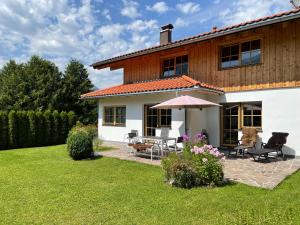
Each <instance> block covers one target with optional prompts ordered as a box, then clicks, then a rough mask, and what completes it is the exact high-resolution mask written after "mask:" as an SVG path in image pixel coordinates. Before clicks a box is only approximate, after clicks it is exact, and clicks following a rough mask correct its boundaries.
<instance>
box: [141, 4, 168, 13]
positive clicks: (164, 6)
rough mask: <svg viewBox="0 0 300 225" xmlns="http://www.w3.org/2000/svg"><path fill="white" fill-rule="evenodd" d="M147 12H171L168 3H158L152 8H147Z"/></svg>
mask: <svg viewBox="0 0 300 225" xmlns="http://www.w3.org/2000/svg"><path fill="white" fill-rule="evenodd" d="M146 8H147V10H150V11H154V12H157V13H165V12H167V11H168V10H169V7H168V5H167V3H165V2H156V3H155V4H154V5H152V6H147V7H146Z"/></svg>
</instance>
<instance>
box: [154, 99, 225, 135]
mask: <svg viewBox="0 0 300 225" xmlns="http://www.w3.org/2000/svg"><path fill="white" fill-rule="evenodd" d="M213 106H219V107H220V106H221V105H219V104H216V103H213V102H210V101H206V100H204V99H201V98H195V97H192V96H189V95H182V96H179V97H176V98H172V99H170V100H167V101H165V102H162V103H160V104H157V105H155V106H152V107H151V108H154V109H187V108H199V109H200V110H202V108H208V107H213ZM185 121H187V115H186V110H185ZM184 124H185V131H186V132H187V129H186V123H184Z"/></svg>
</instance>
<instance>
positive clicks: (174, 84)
mask: <svg viewBox="0 0 300 225" xmlns="http://www.w3.org/2000/svg"><path fill="white" fill-rule="evenodd" d="M195 86H196V87H199V88H206V89H211V90H214V91H220V92H223V90H222V89H221V88H217V87H214V86H212V85H209V84H206V83H202V82H198V81H196V80H194V79H192V78H190V77H188V76H185V75H183V76H180V77H175V78H168V79H161V80H153V81H146V82H140V83H133V84H122V85H118V86H114V87H110V88H106V89H102V90H97V91H93V92H90V93H87V94H84V95H82V96H81V97H82V98H97V97H104V96H112V95H124V94H129V93H140V92H154V91H163V90H174V89H184V88H192V87H195Z"/></svg>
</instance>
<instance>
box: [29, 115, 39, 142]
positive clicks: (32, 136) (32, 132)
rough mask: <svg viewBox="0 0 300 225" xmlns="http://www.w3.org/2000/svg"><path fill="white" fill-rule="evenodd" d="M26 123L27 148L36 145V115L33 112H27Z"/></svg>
mask: <svg viewBox="0 0 300 225" xmlns="http://www.w3.org/2000/svg"><path fill="white" fill-rule="evenodd" d="M27 116H28V123H29V133H28V142H29V146H36V145H37V134H38V130H37V115H36V113H35V112H34V111H28V113H27Z"/></svg>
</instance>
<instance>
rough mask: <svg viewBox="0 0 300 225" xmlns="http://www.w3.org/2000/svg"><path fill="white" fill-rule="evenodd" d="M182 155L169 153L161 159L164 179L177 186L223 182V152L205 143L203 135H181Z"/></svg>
mask: <svg viewBox="0 0 300 225" xmlns="http://www.w3.org/2000/svg"><path fill="white" fill-rule="evenodd" d="M183 141H184V151H183V154H182V155H176V154H175V153H174V154H170V155H169V156H168V157H167V158H165V159H163V161H162V165H163V169H164V170H165V175H166V180H167V181H168V182H169V183H170V184H172V185H174V186H177V187H183V188H191V187H193V186H215V185H220V184H221V183H222V182H223V167H222V164H221V160H223V159H224V154H223V153H221V152H220V151H219V150H218V149H217V148H214V147H213V146H211V145H207V144H206V143H207V138H206V137H205V135H203V134H201V133H199V134H197V135H195V136H194V138H191V137H189V136H188V135H184V136H183Z"/></svg>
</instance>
